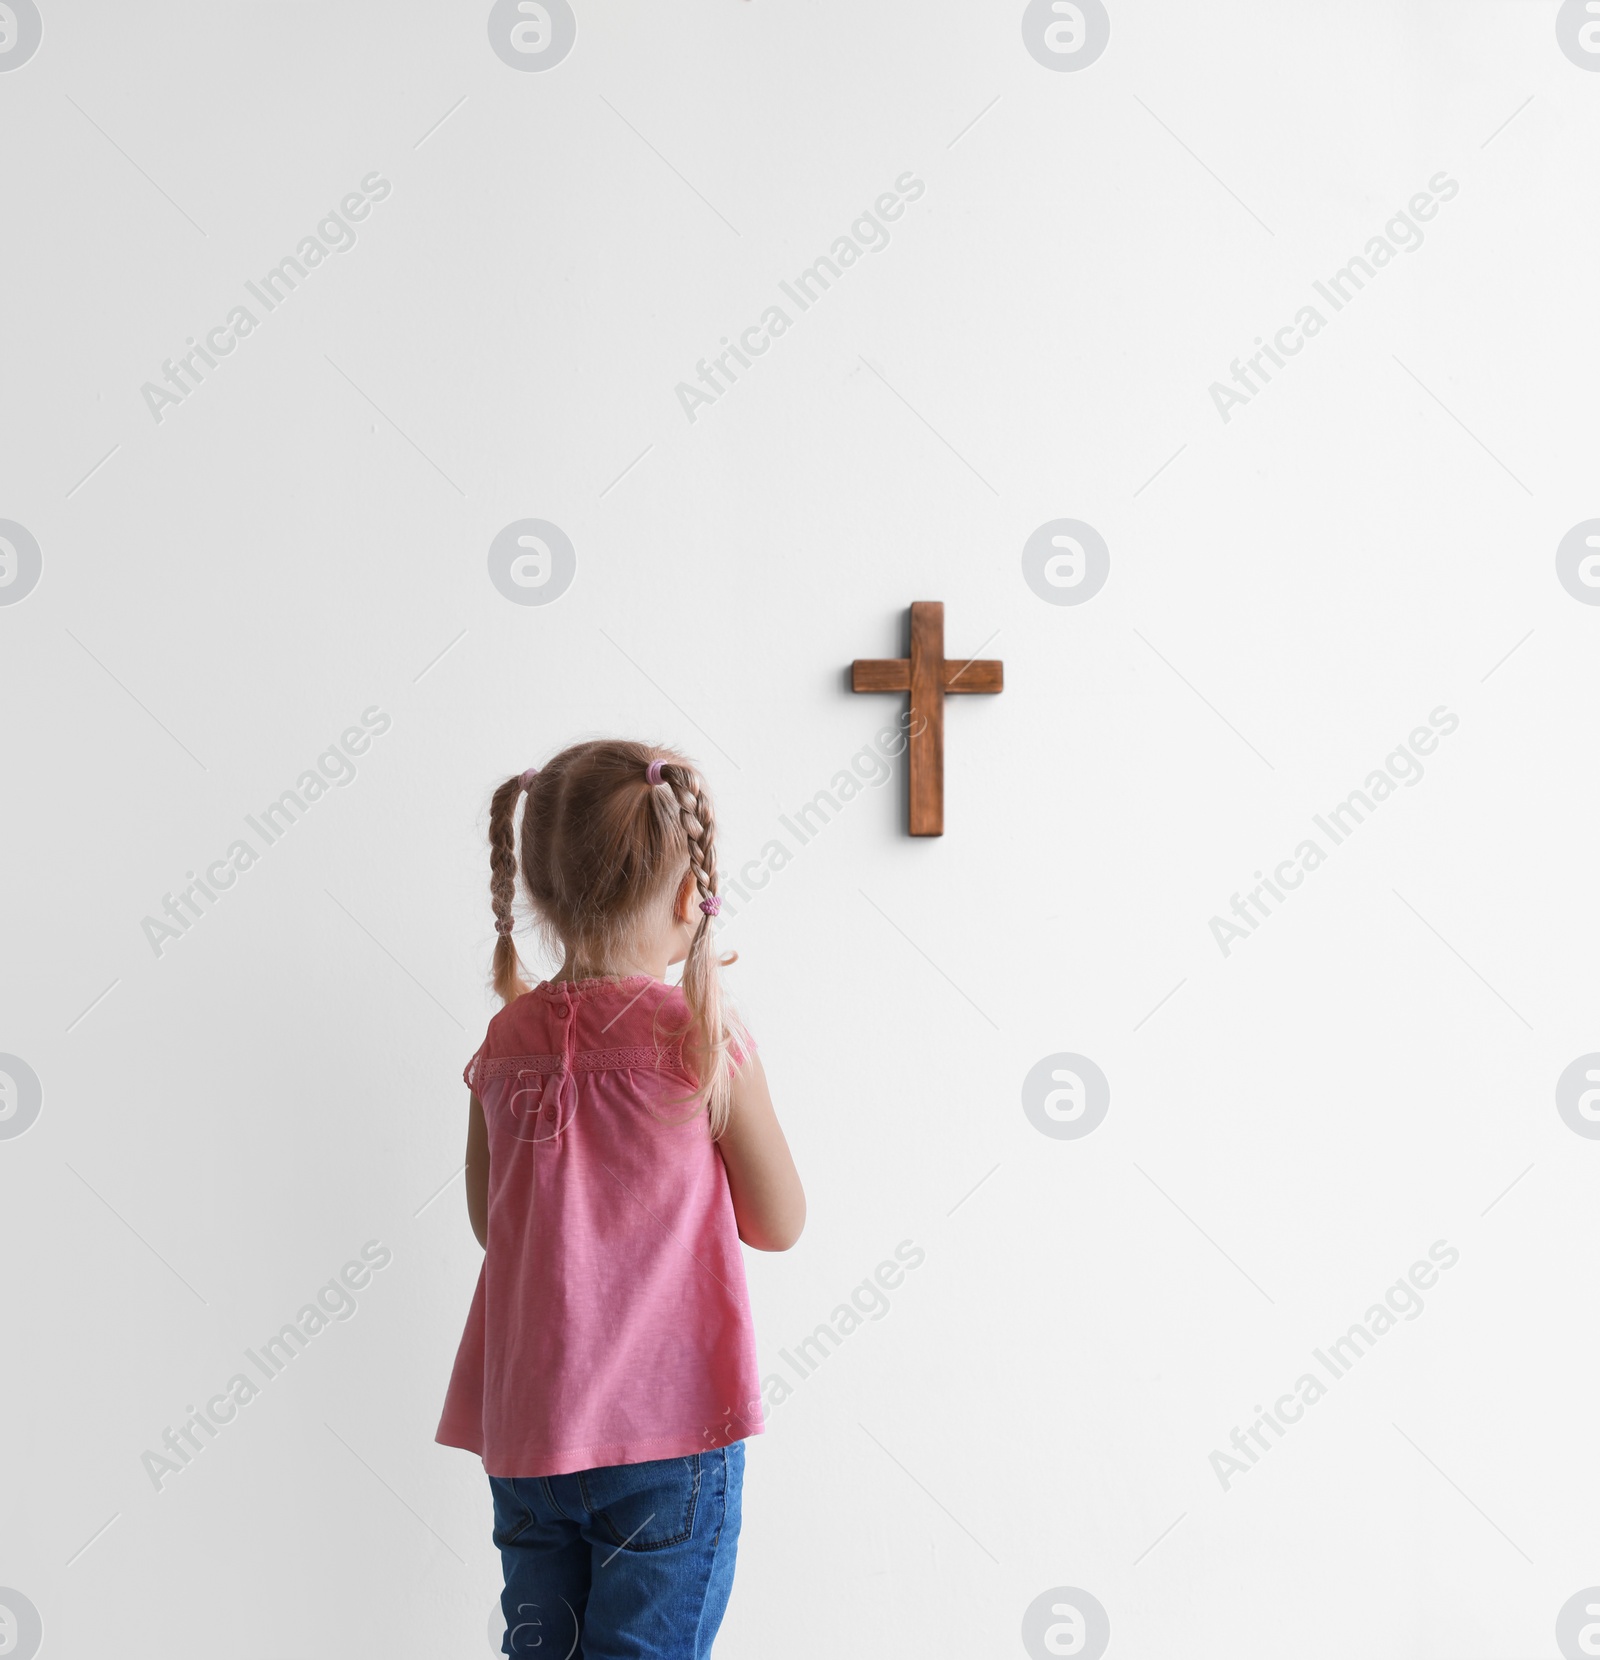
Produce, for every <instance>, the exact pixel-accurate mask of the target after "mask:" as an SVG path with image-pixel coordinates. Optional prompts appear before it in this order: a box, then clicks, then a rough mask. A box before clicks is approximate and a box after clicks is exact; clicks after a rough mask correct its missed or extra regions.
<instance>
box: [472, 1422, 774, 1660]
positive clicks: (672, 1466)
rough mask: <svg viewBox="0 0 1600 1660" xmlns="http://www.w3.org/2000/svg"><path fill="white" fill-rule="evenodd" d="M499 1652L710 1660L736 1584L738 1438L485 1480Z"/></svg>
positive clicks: (541, 1659) (596, 1659)
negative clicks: (499, 1586)
mask: <svg viewBox="0 0 1600 1660" xmlns="http://www.w3.org/2000/svg"><path fill="white" fill-rule="evenodd" d="M489 1486H490V1489H491V1491H492V1492H493V1494H494V1542H495V1544H496V1545H497V1546H498V1547H499V1549H500V1560H501V1563H502V1565H503V1567H504V1569H505V1579H506V1588H505V1591H504V1593H503V1595H502V1596H501V1598H500V1606H501V1608H502V1610H503V1611H504V1613H505V1618H506V1635H505V1640H504V1642H503V1643H502V1645H501V1648H502V1651H503V1652H504V1653H506V1654H511V1655H536V1656H538V1660H579V1657H580V1656H581V1660H705V1657H706V1656H707V1655H709V1654H710V1653H711V1644H712V1641H713V1639H714V1638H715V1637H716V1635H717V1627H718V1626H720V1625H721V1624H722V1615H723V1611H724V1610H725V1609H726V1608H727V1606H728V1593H729V1592H730V1591H731V1590H732V1589H733V1561H734V1556H735V1555H736V1553H737V1551H738V1547H739V1518H740V1498H741V1495H742V1493H743V1489H744V1442H743V1441H731V1442H729V1443H728V1445H727V1446H725V1447H717V1448H715V1449H714V1450H712V1451H710V1452H698V1453H690V1454H688V1455H687V1456H686V1457H683V1458H653V1459H650V1460H648V1461H647V1462H645V1463H643V1464H607V1465H603V1466H601V1467H600V1468H599V1469H595V1470H578V1471H575V1472H574V1473H573V1474H571V1475H564V1476H490V1477H489Z"/></svg>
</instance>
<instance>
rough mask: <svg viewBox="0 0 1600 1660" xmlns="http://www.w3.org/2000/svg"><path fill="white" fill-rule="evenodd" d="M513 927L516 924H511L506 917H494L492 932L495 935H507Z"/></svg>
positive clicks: (509, 919)
mask: <svg viewBox="0 0 1600 1660" xmlns="http://www.w3.org/2000/svg"><path fill="white" fill-rule="evenodd" d="M515 927H516V923H515V922H513V921H512V919H511V918H510V917H508V916H501V917H496V918H495V923H494V931H495V932H496V933H497V934H509V933H510V932H511V930H512V929H513V928H515Z"/></svg>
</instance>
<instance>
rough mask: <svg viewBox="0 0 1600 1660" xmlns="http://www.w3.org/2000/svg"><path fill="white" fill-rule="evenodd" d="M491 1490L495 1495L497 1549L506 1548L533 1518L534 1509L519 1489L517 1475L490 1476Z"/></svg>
mask: <svg viewBox="0 0 1600 1660" xmlns="http://www.w3.org/2000/svg"><path fill="white" fill-rule="evenodd" d="M489 1491H490V1493H491V1494H492V1495H493V1497H494V1543H495V1549H496V1550H504V1549H505V1548H506V1547H507V1546H508V1545H512V1544H515V1543H516V1539H517V1535H518V1534H519V1533H521V1532H522V1530H523V1529H524V1528H525V1527H527V1525H528V1524H529V1523H530V1522H531V1521H532V1520H533V1510H532V1507H531V1506H530V1505H529V1504H528V1502H527V1500H526V1499H524V1498H523V1496H522V1495H521V1494H520V1493H519V1492H518V1491H517V1483H516V1478H515V1477H512V1476H490V1477H489Z"/></svg>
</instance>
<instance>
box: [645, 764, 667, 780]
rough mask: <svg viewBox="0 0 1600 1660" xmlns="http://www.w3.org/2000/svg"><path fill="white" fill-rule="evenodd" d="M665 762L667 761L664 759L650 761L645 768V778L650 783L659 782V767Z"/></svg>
mask: <svg viewBox="0 0 1600 1660" xmlns="http://www.w3.org/2000/svg"><path fill="white" fill-rule="evenodd" d="M666 764H667V763H666V762H665V761H652V762H651V763H650V765H649V766H648V767H646V768H645V773H644V775H645V778H646V779H647V780H648V781H649V782H650V783H652V784H659V783H660V782H661V769H662V768H663V767H664V766H665V765H666Z"/></svg>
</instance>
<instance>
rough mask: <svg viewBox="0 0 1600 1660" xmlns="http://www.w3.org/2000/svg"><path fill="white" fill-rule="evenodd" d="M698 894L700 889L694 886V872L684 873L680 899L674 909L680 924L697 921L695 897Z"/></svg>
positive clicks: (679, 889) (679, 892)
mask: <svg viewBox="0 0 1600 1660" xmlns="http://www.w3.org/2000/svg"><path fill="white" fill-rule="evenodd" d="M698 892H699V889H698V888H696V887H695V885H694V872H693V871H692V870H686V871H685V872H684V873H683V880H682V881H681V882H680V883H679V884H678V897H677V901H676V903H675V905H674V907H673V909H674V912H675V914H676V916H677V918H678V921H679V922H693V921H694V920H695V914H694V896H695V894H696V893H698Z"/></svg>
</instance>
